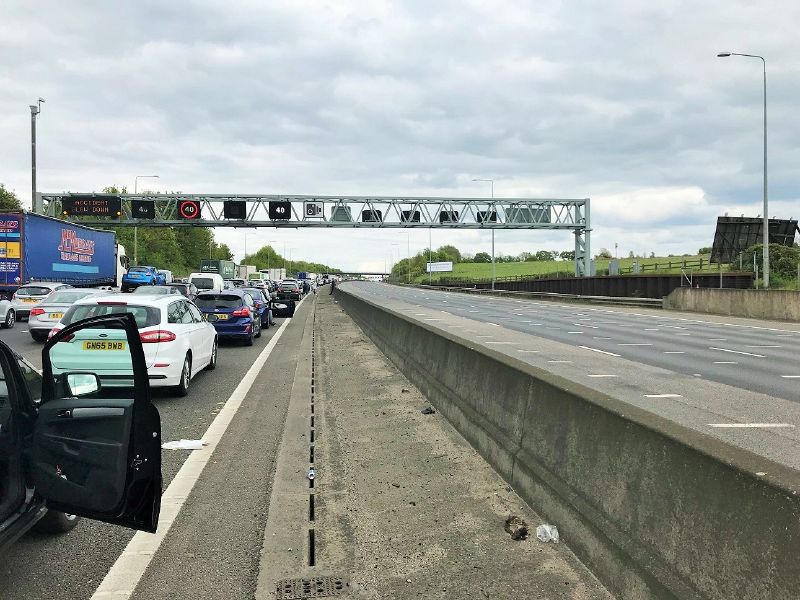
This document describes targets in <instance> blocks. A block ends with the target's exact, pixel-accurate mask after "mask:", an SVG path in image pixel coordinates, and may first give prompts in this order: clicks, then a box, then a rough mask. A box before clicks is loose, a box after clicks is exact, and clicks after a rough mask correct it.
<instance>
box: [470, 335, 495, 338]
mask: <svg viewBox="0 0 800 600" xmlns="http://www.w3.org/2000/svg"><path fill="white" fill-rule="evenodd" d="M475 337H479V338H491V337H494V336H493V335H476V336H475Z"/></svg>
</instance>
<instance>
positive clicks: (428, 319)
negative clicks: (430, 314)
mask: <svg viewBox="0 0 800 600" xmlns="http://www.w3.org/2000/svg"><path fill="white" fill-rule="evenodd" d="M422 320H423V321H441V319H422Z"/></svg>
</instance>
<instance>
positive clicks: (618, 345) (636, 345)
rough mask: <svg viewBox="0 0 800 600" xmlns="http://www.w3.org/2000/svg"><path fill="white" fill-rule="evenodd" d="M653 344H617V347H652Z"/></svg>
mask: <svg viewBox="0 0 800 600" xmlns="http://www.w3.org/2000/svg"><path fill="white" fill-rule="evenodd" d="M652 345H653V344H648V343H646V342H635V343H625V344H617V346H652Z"/></svg>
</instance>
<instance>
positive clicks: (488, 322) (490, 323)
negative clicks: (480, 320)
mask: <svg viewBox="0 0 800 600" xmlns="http://www.w3.org/2000/svg"><path fill="white" fill-rule="evenodd" d="M486 324H487V325H494V326H495V327H500V325H498V324H497V323H492V322H491V321H486Z"/></svg>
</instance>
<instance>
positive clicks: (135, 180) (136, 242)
mask: <svg viewBox="0 0 800 600" xmlns="http://www.w3.org/2000/svg"><path fill="white" fill-rule="evenodd" d="M140 179H160V178H159V176H158V175H137V176H136V177H134V178H133V193H134V194H138V193H139V180H140ZM133 264H135V265H138V264H139V228H138V227H134V228H133Z"/></svg>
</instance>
